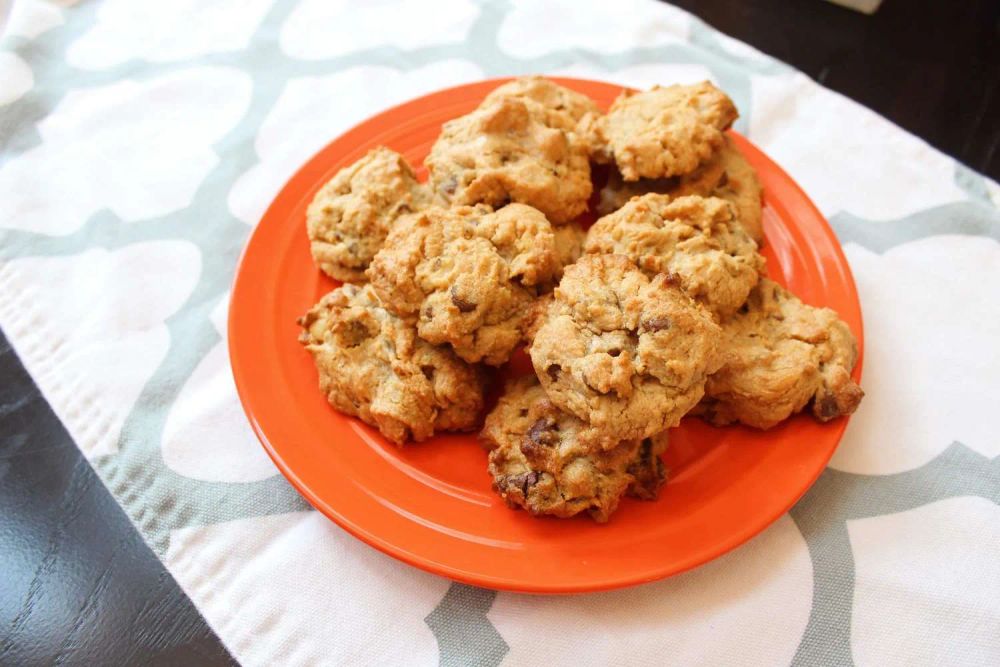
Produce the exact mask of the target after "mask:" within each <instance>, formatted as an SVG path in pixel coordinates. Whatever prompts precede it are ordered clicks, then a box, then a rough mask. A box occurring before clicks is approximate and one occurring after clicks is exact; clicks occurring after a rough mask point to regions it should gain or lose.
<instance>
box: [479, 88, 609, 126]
mask: <svg viewBox="0 0 1000 667" xmlns="http://www.w3.org/2000/svg"><path fill="white" fill-rule="evenodd" d="M502 97H514V98H520V99H528V100H531V101H533V102H536V103H538V104H540V105H541V106H542V108H543V109H545V112H546V125H548V126H549V127H558V128H560V129H563V130H574V131H575V130H576V129H577V125H578V124H579V123H580V121H581V120H582V119H583V118H584V116H587V115H588V114H590V115H592V116H595V117H599V116H600V115H601V110H600V109H599V108H598V107H597V104H596V103H595V102H594V101H593V100H592V99H590V98H589V97H587V96H586V95H584V94H582V93H578V92H576V91H575V90H570V89H569V88H566V87H565V86H560V85H559V84H557V83H556V82H554V81H552V80H550V79H546V78H545V77H541V76H522V77H519V78H517V79H514V80H513V81H510V82H508V83H505V84H503V85H502V86H499V87H498V88H496V89H494V90H493V92H491V93H490V94H489V95H487V96H486V99H485V100H483V106H487V105H489V104H492V103H493V102H496V101H497V100H499V99H500V98H502Z"/></svg>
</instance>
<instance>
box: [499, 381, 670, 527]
mask: <svg viewBox="0 0 1000 667" xmlns="http://www.w3.org/2000/svg"><path fill="white" fill-rule="evenodd" d="M481 437H482V439H483V441H484V442H485V443H486V445H487V447H489V448H490V455H489V472H490V475H491V476H492V477H493V488H494V490H495V491H496V492H497V493H498V494H500V496H501V497H502V498H503V499H504V501H505V502H506V503H507V504H508V505H510V506H511V507H522V508H524V509H526V510H528V511H529V512H531V513H532V514H534V515H551V516H556V517H563V518H565V517H571V516H574V515H576V514H579V513H580V512H584V511H586V512H588V513H589V514H590V516H591V517H592V518H593V519H594V520H596V521H599V522H604V521H607V520H608V517H609V516H610V515H611V514H612V512H614V511H615V509H616V508H617V507H618V501H619V500H620V499H621V497H622V496H623V495H625V494H626V493H628V494H630V495H633V496H636V497H639V498H643V499H654V498H655V497H656V494H657V491H658V490H659V488H660V486H661V485H662V484H663V479H664V476H665V474H664V470H663V463H662V462H661V461H660V457H659V455H660V453H661V452H662V451H663V450H664V449H665V448H666V445H667V436H666V434H665V433H664V434H660V435H657V436H655V437H653V438H647V439H645V440H626V441H624V442H621V443H617V444H615V445H614V446H612V447H609V448H602V447H599V446H597V445H596V444H595V442H594V439H595V438H599V437H600V436H599V435H598V434H597V433H596V431H595V429H594V428H593V427H591V426H589V425H587V424H586V423H584V422H583V421H581V420H579V419H577V418H576V417H574V416H573V415H571V414H568V413H566V412H563V411H562V410H560V409H559V408H557V407H556V406H555V405H554V404H553V403H552V401H551V400H549V398H548V396H547V395H546V394H545V391H544V390H543V389H542V387H541V386H540V385H539V384H538V379H537V378H535V377H533V376H525V377H522V378H519V379H517V380H513V381H511V382H509V383H508V385H507V387H506V388H505V390H504V394H503V396H502V397H501V398H500V402H499V403H498V404H497V406H496V408H494V410H493V411H492V412H491V413H490V414H489V416H487V418H486V424H485V426H484V428H483V432H482V436H481Z"/></svg>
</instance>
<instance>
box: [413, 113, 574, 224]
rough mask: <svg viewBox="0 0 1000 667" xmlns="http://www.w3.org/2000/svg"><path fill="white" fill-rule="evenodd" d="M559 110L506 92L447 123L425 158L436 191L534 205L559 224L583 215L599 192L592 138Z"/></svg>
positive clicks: (465, 199)
mask: <svg viewBox="0 0 1000 667" xmlns="http://www.w3.org/2000/svg"><path fill="white" fill-rule="evenodd" d="M551 115H552V114H551V113H550V111H549V110H547V108H546V107H544V106H543V105H541V104H539V103H538V102H536V101H534V100H533V99H530V98H528V97H523V98H522V97H509V96H501V97H497V98H495V99H494V100H492V101H490V102H488V103H484V104H483V105H482V106H480V107H479V108H478V109H476V110H475V111H473V112H472V113H470V114H468V115H466V116H462V117H461V118H456V119H455V120H453V121H450V122H448V123H445V125H444V128H443V129H442V132H441V136H440V137H438V140H437V141H436V142H435V144H434V146H433V147H432V148H431V152H430V155H428V156H427V159H426V160H425V161H424V164H426V165H427V169H428V171H430V175H431V184H432V186H433V188H434V190H435V193H436V195H437V196H439V197H441V198H443V199H444V200H445V201H448V202H450V203H451V204H454V205H461V204H478V203H483V204H489V205H490V206H496V207H499V206H503V205H504V204H506V203H507V202H512V201H513V202H520V203H523V204H529V205H531V206H534V207H535V208H537V209H539V210H540V211H542V213H544V214H545V215H546V217H548V219H549V220H550V221H551V222H552V223H553V224H562V223H565V222H568V221H570V220H572V219H573V218H575V217H577V216H578V215H580V214H581V213H583V212H584V211H585V210H586V209H587V199H588V198H589V197H590V193H591V190H592V186H591V182H590V163H589V162H588V160H587V149H586V144H585V142H584V141H583V140H582V138H581V137H579V136H578V135H577V134H576V133H575V132H573V131H570V130H566V129H563V128H561V127H558V126H557V125H556V126H553V125H552V124H550V116H551Z"/></svg>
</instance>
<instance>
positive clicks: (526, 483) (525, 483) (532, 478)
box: [515, 470, 539, 498]
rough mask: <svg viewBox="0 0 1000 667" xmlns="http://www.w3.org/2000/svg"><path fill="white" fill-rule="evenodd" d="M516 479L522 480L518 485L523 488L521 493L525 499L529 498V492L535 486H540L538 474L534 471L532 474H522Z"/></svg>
mask: <svg viewBox="0 0 1000 667" xmlns="http://www.w3.org/2000/svg"><path fill="white" fill-rule="evenodd" d="M515 477H517V478H520V479H519V481H518V483H517V485H518V486H520V487H521V493H523V494H524V497H525V498H527V497H528V490H529V489H530V488H531V487H533V486H534V485H535V484H538V477H539V475H538V473H537V472H535V471H534V470H532V471H531V472H525V473H521V474H520V475H515Z"/></svg>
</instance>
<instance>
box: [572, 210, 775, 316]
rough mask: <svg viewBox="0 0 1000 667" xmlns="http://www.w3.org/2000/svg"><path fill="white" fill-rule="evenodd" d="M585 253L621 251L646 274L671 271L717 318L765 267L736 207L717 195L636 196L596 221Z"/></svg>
mask: <svg viewBox="0 0 1000 667" xmlns="http://www.w3.org/2000/svg"><path fill="white" fill-rule="evenodd" d="M584 252H587V253H616V254H620V255H625V256H627V257H628V258H629V259H631V260H632V261H633V262H635V263H636V265H638V266H639V268H641V269H642V270H643V271H645V272H646V273H648V274H649V275H655V274H658V273H667V274H671V275H673V276H675V277H676V279H677V281H678V282H679V284H680V286H681V287H682V288H683V289H684V290H685V291H686V292H687V293H688V294H689V295H690V296H691V297H692V298H694V299H695V300H697V301H699V302H701V303H703V304H704V305H705V306H706V307H707V308H708V309H709V310H711V311H712V312H713V313H715V314H716V315H718V316H720V317H725V316H727V315H729V314H731V313H733V312H735V311H736V309H737V308H739V307H740V306H742V305H743V303H744V302H745V301H746V299H747V295H748V294H749V293H750V290H751V289H752V288H753V286H754V285H756V284H757V280H758V279H759V277H760V274H761V273H762V272H763V270H764V258H763V257H762V256H761V255H760V253H758V252H757V244H756V243H754V240H753V239H752V238H750V236H749V235H748V234H747V232H746V230H744V229H743V226H742V225H740V224H739V223H738V222H737V221H736V217H735V208H734V207H733V206H732V205H731V204H730V203H729V202H727V201H725V200H723V199H719V198H716V197H707V198H706V197H696V196H691V197H680V198H677V199H672V198H671V197H670V196H668V195H658V194H647V195H643V196H641V197H634V198H632V199H631V200H629V202H628V203H627V204H625V205H624V206H622V207H621V208H620V209H618V210H617V211H615V212H614V213H610V214H608V215H606V216H604V217H603V218H601V219H600V220H598V221H597V222H596V223H594V226H593V227H591V228H590V231H589V232H588V233H587V241H586V243H585V244H584Z"/></svg>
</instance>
